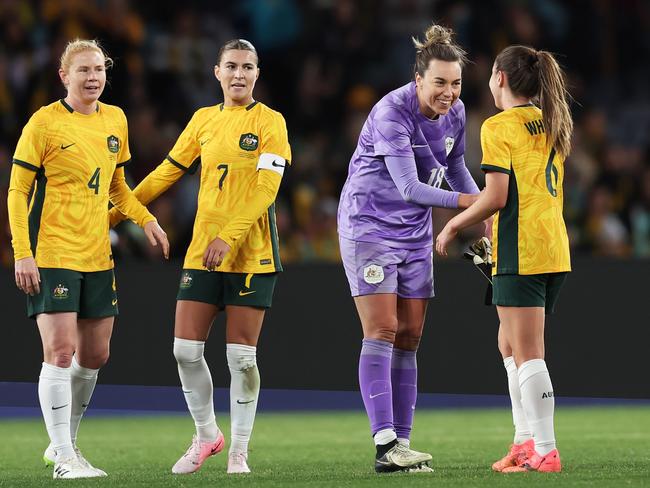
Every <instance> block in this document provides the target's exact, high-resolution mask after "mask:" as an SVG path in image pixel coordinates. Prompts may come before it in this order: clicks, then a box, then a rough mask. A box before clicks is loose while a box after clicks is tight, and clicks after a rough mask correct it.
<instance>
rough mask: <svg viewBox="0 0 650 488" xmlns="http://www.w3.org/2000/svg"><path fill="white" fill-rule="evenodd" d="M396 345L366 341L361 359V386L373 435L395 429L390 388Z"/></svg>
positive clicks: (363, 344)
mask: <svg viewBox="0 0 650 488" xmlns="http://www.w3.org/2000/svg"><path fill="white" fill-rule="evenodd" d="M392 355H393V345H392V344H391V343H389V342H384V341H378V340H375V339H364V340H363V342H362V346H361V356H360V357H359V386H360V387H361V396H362V398H363V404H364V405H365V406H366V412H367V413H368V419H369V420H370V430H371V431H372V435H375V434H376V433H377V432H379V431H380V430H383V429H392V428H393V401H392V398H393V394H392V388H391V385H390V361H391V357H392Z"/></svg>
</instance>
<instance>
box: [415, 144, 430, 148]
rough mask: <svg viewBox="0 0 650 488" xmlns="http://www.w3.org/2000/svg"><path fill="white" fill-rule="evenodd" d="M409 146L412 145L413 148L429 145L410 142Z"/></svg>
mask: <svg viewBox="0 0 650 488" xmlns="http://www.w3.org/2000/svg"><path fill="white" fill-rule="evenodd" d="M411 147H413V148H415V147H429V145H428V144H411Z"/></svg>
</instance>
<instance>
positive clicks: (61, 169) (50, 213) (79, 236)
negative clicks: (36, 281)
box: [8, 100, 155, 272]
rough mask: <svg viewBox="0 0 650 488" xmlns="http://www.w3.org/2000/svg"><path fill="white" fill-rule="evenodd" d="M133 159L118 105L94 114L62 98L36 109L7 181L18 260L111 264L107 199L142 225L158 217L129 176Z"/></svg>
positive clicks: (71, 265) (100, 267)
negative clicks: (126, 173)
mask: <svg viewBox="0 0 650 488" xmlns="http://www.w3.org/2000/svg"><path fill="white" fill-rule="evenodd" d="M130 158H131V155H130V153H129V143H128V129H127V122H126V117H125V116H124V112H122V110H121V109H120V108H119V107H115V106H112V105H106V104H103V103H98V105H97V110H96V112H94V113H92V114H90V115H83V114H80V113H79V112H75V111H74V110H73V109H72V108H71V107H70V106H69V105H68V104H67V103H65V101H64V100H60V101H57V102H54V103H52V104H50V105H47V106H45V107H42V108H41V109H39V110H38V111H37V112H36V113H35V114H34V115H32V117H31V118H30V120H29V122H28V123H27V125H26V126H25V127H24V129H23V132H22V135H21V136H20V139H19V141H18V144H17V146H16V151H15V153H14V157H13V166H12V170H11V180H10V184H9V198H8V206H9V222H10V226H11V233H12V244H13V248H14V257H15V259H16V260H18V259H22V258H25V257H29V256H34V258H35V259H36V264H37V265H38V266H39V267H42V268H64V269H70V270H74V271H81V272H93V271H104V270H108V269H111V268H112V267H113V259H112V256H111V246H110V240H109V233H108V231H109V227H108V202H109V200H110V201H111V202H112V203H113V204H114V205H116V206H117V207H119V208H120V209H121V210H122V211H123V212H124V213H126V214H128V215H129V216H131V217H132V218H133V219H134V220H136V221H137V222H138V223H139V224H140V225H144V224H145V223H146V222H149V221H152V220H155V219H154V217H153V216H152V215H151V214H150V213H149V212H148V211H147V209H146V208H144V207H143V206H142V204H140V202H138V200H137V199H136V198H135V196H134V195H133V194H132V193H131V191H130V189H129V187H128V185H127V184H126V182H125V180H124V169H123V166H124V165H125V164H126V163H128V162H129V160H130ZM34 180H36V185H35V188H34V190H33V193H32V198H31V201H30V203H29V209H28V207H27V200H28V197H29V195H30V193H31V190H32V186H33V184H34Z"/></svg>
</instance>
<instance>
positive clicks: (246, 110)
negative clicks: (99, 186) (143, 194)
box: [136, 102, 291, 273]
mask: <svg viewBox="0 0 650 488" xmlns="http://www.w3.org/2000/svg"><path fill="white" fill-rule="evenodd" d="M262 154H273V155H275V156H278V158H277V159H274V160H273V161H272V163H269V164H273V165H276V166H282V165H286V164H289V162H290V160H291V149H290V147H289V142H288V139H287V129H286V124H285V122H284V118H283V117H282V115H281V114H280V113H278V112H276V111H274V110H271V109H270V108H269V107H267V106H266V105H264V104H262V103H258V102H253V103H252V104H250V105H248V106H240V107H225V106H224V105H223V104H219V105H216V106H213V107H206V108H202V109H200V110H198V111H197V112H196V113H195V114H194V116H193V117H192V120H191V121H190V122H189V124H188V125H187V127H186V128H185V130H184V131H183V133H182V134H181V135H180V137H179V138H178V141H177V142H176V144H175V145H174V147H173V149H172V150H171V151H170V153H169V156H168V157H167V159H168V161H170V162H171V163H172V164H174V165H175V166H177V167H179V168H181V169H183V170H186V171H187V170H189V171H192V170H193V169H194V168H196V165H198V163H199V161H200V163H201V185H200V189H199V198H198V209H197V213H196V219H195V221H194V230H193V235H192V242H191V243H190V246H189V248H188V250H187V255H186V256H185V263H184V264H183V267H184V268H186V269H205V268H204V267H203V254H204V253H205V250H206V248H207V247H208V244H210V242H212V241H213V240H214V239H215V238H216V237H220V238H222V239H223V240H225V241H226V242H227V243H228V244H230V245H231V250H230V252H229V253H228V254H227V255H226V257H225V259H224V261H223V263H222V264H221V266H219V268H218V271H223V272H233V273H271V272H275V271H281V270H282V265H281V263H280V253H279V247H278V232H277V228H276V223H275V209H274V204H271V206H270V207H268V209H267V208H264V209H262V212H263V213H262V214H261V216H260V217H259V218H257V220H256V221H254V222H253V223H252V225H250V227H248V223H245V222H246V219H243V218H242V214H246V213H247V212H249V210H250V208H249V206H250V205H251V204H252V203H253V202H254V201H256V198H257V197H258V195H256V192H257V191H259V187H258V164H259V162H260V155H262ZM265 173H267V174H269V175H275V177H277V183H278V184H279V178H280V177H281V176H279V175H278V174H276V173H274V172H273V171H266V172H265ZM274 181H275V180H274ZM136 191H137V190H136ZM276 191H277V188H276ZM271 201H272V200H271ZM242 223H245V225H244V226H242V225H241V224H242ZM244 227H246V228H247V230H246V229H245V228H244Z"/></svg>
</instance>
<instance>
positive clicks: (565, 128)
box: [495, 46, 573, 157]
mask: <svg viewBox="0 0 650 488" xmlns="http://www.w3.org/2000/svg"><path fill="white" fill-rule="evenodd" d="M495 66H496V69H497V71H503V72H504V73H505V74H506V76H507V78H508V85H509V86H510V90H512V93H514V94H515V95H519V96H522V97H526V98H531V99H534V98H538V99H539V105H540V108H541V109H542V117H543V121H544V128H545V130H546V134H547V138H548V141H549V144H550V145H551V146H552V147H553V148H554V149H555V151H556V152H557V153H558V154H560V155H562V156H563V157H566V156H568V154H569V153H570V152H571V133H572V132H573V120H572V119H571V111H570V110H569V104H568V102H567V99H568V98H569V97H570V96H571V95H570V94H569V92H568V91H567V89H566V81H565V77H564V73H563V71H562V68H560V65H559V64H558V63H557V61H556V60H555V58H554V57H553V55H552V54H551V53H549V52H547V51H536V50H535V49H532V48H530V47H527V46H508V47H507V48H505V49H504V50H503V51H501V52H500V53H499V55H498V56H497V58H496V60H495Z"/></svg>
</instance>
